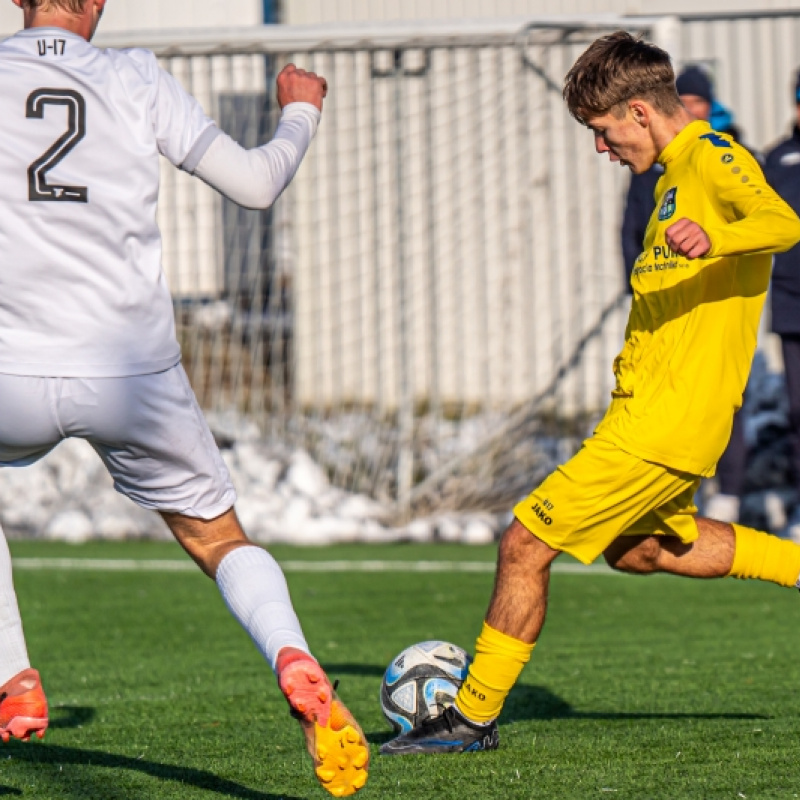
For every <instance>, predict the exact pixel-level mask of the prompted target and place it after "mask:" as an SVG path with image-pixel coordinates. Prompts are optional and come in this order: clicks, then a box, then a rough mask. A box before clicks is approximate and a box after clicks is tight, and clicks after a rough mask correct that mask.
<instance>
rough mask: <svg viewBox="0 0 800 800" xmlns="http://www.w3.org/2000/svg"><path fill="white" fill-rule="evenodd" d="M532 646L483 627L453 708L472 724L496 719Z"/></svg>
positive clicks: (528, 659) (526, 660)
mask: <svg viewBox="0 0 800 800" xmlns="http://www.w3.org/2000/svg"><path fill="white" fill-rule="evenodd" d="M533 648H534V645H532V644H527V643H525V642H522V641H520V640H519V639H515V638H514V637H513V636H506V634H505V633H500V631H497V630H495V629H494V628H492V627H491V626H489V625H487V624H486V623H485V622H484V623H483V630H482V631H481V635H480V636H479V637H478V641H477V642H476V643H475V660H474V661H473V662H472V664H470V667H469V674H468V675H467V677H466V680H465V681H464V683H463V684H462V685H461V688H460V689H459V690H458V695H457V696H456V707H457V708H458V710H459V711H460V712H461V713H462V714H463V715H464V716H465V717H466V718H467V719H470V720H472V721H473V722H489V721H490V720H493V719H496V718H497V717H499V716H500V711H501V709H502V708H503V703H504V702H505V700H506V697H508V693H509V692H510V691H511V687H512V686H513V685H514V684H515V683H516V682H517V678H518V677H519V674H520V672H522V668H523V667H524V666H525V665H526V664H527V663H528V661H530V658H531V651H532V650H533Z"/></svg>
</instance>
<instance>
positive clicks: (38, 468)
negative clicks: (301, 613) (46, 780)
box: [0, 357, 800, 545]
mask: <svg viewBox="0 0 800 800" xmlns="http://www.w3.org/2000/svg"><path fill="white" fill-rule="evenodd" d="M742 413H743V414H744V415H745V433H746V439H747V443H748V449H749V455H748V468H747V479H746V487H745V495H744V497H743V498H742V506H741V518H742V522H744V523H745V524H749V525H753V526H754V527H758V528H760V529H770V528H771V529H772V530H773V531H774V532H778V531H777V530H776V528H777V527H779V524H776V523H774V520H775V518H776V515H775V514H774V513H773V512H774V506H775V505H776V503H777V504H779V505H780V507H781V510H782V512H783V515H781V514H778V515H777V517H778V518H780V517H781V516H782V518H783V520H784V523H783V524H785V518H786V516H787V514H791V512H792V510H793V509H796V511H797V512H800V507H798V501H799V500H800V498H798V496H797V493H796V492H795V490H794V488H793V486H794V485H793V479H792V475H791V449H790V445H789V439H788V407H787V401H786V393H785V387H784V384H783V376H782V375H780V374H777V373H775V372H770V371H769V370H768V369H767V368H766V365H765V363H764V361H763V359H759V357H757V358H756V362H755V364H754V367H753V372H752V375H751V379H750V383H749V386H748V390H747V398H746V401H745V407H744V409H743V412H742ZM210 422H211V427H212V430H215V432H216V433H217V434H218V435H219V436H220V439H222V440H225V441H226V442H230V445H231V446H230V447H225V448H224V449H223V451H222V454H223V458H224V459H225V462H226V463H227V465H228V468H229V469H230V471H231V475H232V478H233V482H234V485H235V486H236V489H237V492H238V495H239V499H238V502H237V504H236V510H237V513H238V514H239V518H240V519H241V521H242V524H243V526H244V529H245V531H246V532H247V533H248V535H249V536H250V537H251V538H252V539H254V540H256V541H259V542H263V543H271V542H272V543H274V542H282V543H291V544H302V545H323V544H330V543H336V542H393V541H420V542H422V541H432V540H437V541H448V542H463V543H474V544H481V543H485V542H490V541H493V539H494V538H495V536H496V535H497V534H498V533H499V532H500V531H501V530H502V529H503V528H504V527H505V525H506V524H507V523H508V521H509V520H510V516H509V515H494V514H479V513H469V514H464V513H462V514H458V513H454V512H447V513H438V514H433V515H432V516H429V517H426V518H422V519H416V520H414V521H413V522H411V523H410V524H408V525H405V526H403V527H397V526H393V525H392V524H390V513H391V508H390V505H389V504H388V503H381V502H379V501H376V500H374V499H372V498H371V497H369V496H367V495H366V494H359V493H354V492H347V491H344V490H342V489H339V488H337V487H335V486H333V485H332V484H331V482H330V481H329V479H328V474H327V473H326V471H325V469H323V467H321V466H320V465H319V464H317V463H315V462H314V460H312V458H311V457H310V456H309V455H308V454H307V453H306V452H304V451H303V450H299V449H293V450H292V449H289V448H288V447H287V446H286V445H280V444H275V443H269V442H267V441H266V440H265V439H264V438H262V437H261V436H260V435H259V432H258V430H257V428H256V427H255V426H254V425H252V424H250V423H247V421H246V420H242V419H238V420H231V418H229V417H228V418H221V417H218V418H214V417H213V416H212V417H211V419H210ZM326 424H327V426H328V428H330V430H326V432H325V433H326V436H325V437H324V439H325V441H326V442H330V443H331V447H333V446H334V445H335V444H336V442H337V437H338V438H339V439H341V438H343V436H344V434H345V433H347V431H348V430H349V428H352V427H353V426H355V427H356V428H358V420H356V421H355V422H354V421H353V420H349V421H348V420H341V421H340V428H341V430H337V429H336V422H330V423H326ZM492 424H496V420H491V419H489V418H486V419H475V420H469V421H466V424H464V425H463V429H462V430H460V431H459V433H463V436H461V437H454V438H453V439H452V440H451V442H450V445H449V446H451V447H457V448H458V450H460V451H461V452H468V451H469V450H470V447H471V446H472V445H471V440H472V439H476V438H477V439H480V436H481V435H483V433H485V430H486V429H487V426H488V427H489V428H491V426H492ZM331 426H333V427H331ZM350 433H352V431H350ZM348 435H350V434H349V433H348ZM344 438H347V437H346V436H344ZM456 438H458V441H456ZM559 444H564V445H565V446H564V447H560V446H558V445H559ZM577 446H578V444H577V443H576V440H574V439H569V440H568V439H564V441H563V442H560V440H558V441H557V440H555V439H553V440H552V441H550V440H548V441H545V440H539V439H537V440H536V442H534V443H533V447H534V449H535V450H536V451H537V452H538V453H540V454H543V456H542V459H543V460H542V465H540V466H541V467H543V468H546V470H547V471H549V470H550V469H552V468H553V467H554V466H555V465H556V464H557V463H559V462H560V461H563V460H564V459H566V458H568V457H569V455H570V453H571V451H572V450H574V449H575V447H577ZM376 448H377V450H380V447H377V445H375V446H374V447H373V449H376ZM340 451H341V452H340ZM453 452H454V453H455V452H457V451H456V450H454V451H453ZM346 455H347V451H346V448H343V447H339V449H337V450H336V451H335V452H334V453H333V454H332V457H331V458H330V459H328V460H329V461H330V462H331V463H334V464H337V465H338V464H339V463H341V462H342V460H343V459H345V457H346ZM379 455H380V454H378V455H375V454H372V460H374V461H375V462H376V464H377V463H378V462H379V461H382V462H384V463H383V467H384V468H386V466H387V464H386V463H385V462H386V459H385V458H382V459H381V458H379ZM447 455H448V454H447V453H445V456H447ZM451 455H452V454H451ZM435 456H436V459H437V460H439V463H441V458H442V454H441V453H436V454H435ZM428 457H429V458H431V459H433V458H434V454H429V455H428ZM360 458H362V459H365V457H364V455H363V454H361V455H360ZM365 460H367V461H369V459H365ZM432 464H433V466H435V463H434V462H433V461H432ZM370 469H372V467H370ZM376 469H377V466H376ZM507 479H508V478H504V480H507ZM526 485H527V484H526ZM514 491H517V488H516V487H515V488H514ZM526 491H527V490H526ZM713 491H714V488H713V484H711V485H709V484H706V487H705V488H704V489H703V490H702V491H701V493H700V497H699V498H698V499H699V501H700V502H701V504H702V502H703V500H704V499H707V498H708V497H709V496H710V494H711V493H713ZM771 509H772V511H771ZM797 517H798V518H800V513H798V514H797ZM0 522H2V524H3V527H4V529H5V530H6V533H7V534H8V535H9V536H11V537H22V536H25V537H32V538H44V539H56V540H62V541H68V542H83V541H86V540H88V539H92V538H100V539H112V540H113V539H134V538H150V539H154V538H155V539H168V538H169V537H170V534H169V531H168V530H167V528H166V526H165V525H164V523H163V522H162V520H161V519H160V517H158V515H157V514H155V513H153V512H149V511H145V510H143V509H141V508H139V507H138V506H136V505H135V504H134V503H132V502H131V501H130V500H128V499H127V498H125V497H123V496H122V495H121V494H119V493H118V492H116V491H115V490H114V488H113V485H112V481H111V478H110V477H109V475H108V473H107V472H106V470H105V468H104V467H103V464H102V462H101V461H100V459H99V458H98V456H97V455H96V454H95V452H94V451H93V450H92V448H91V447H90V446H89V445H88V444H86V443H85V442H83V441H79V440H74V439H70V440H67V441H65V442H62V444H60V445H59V446H58V447H57V448H56V449H55V450H54V451H53V452H51V453H50V454H49V455H48V456H47V457H46V458H44V459H42V460H40V461H39V462H37V463H36V464H33V465H31V466H28V467H24V468H9V469H2V470H0Z"/></svg>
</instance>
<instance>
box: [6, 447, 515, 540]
mask: <svg viewBox="0 0 800 800" xmlns="http://www.w3.org/2000/svg"><path fill="white" fill-rule="evenodd" d="M222 455H223V458H224V459H225V462H226V463H227V465H228V469H229V470H230V472H231V476H232V478H233V482H234V485H235V486H236V489H237V492H238V495H239V499H238V501H237V503H236V511H237V513H238V515H239V519H240V520H241V522H242V525H243V527H244V529H245V531H246V532H247V533H248V535H249V536H250V538H252V539H254V540H256V541H259V542H264V543H270V542H273V543H274V542H282V543H289V544H300V545H323V544H331V543H336V542H376V543H377V542H394V541H431V540H433V539H438V540H439V541H454V542H464V543H471V544H483V543H486V542H491V541H493V539H494V536H495V533H496V531H497V529H498V528H499V527H500V525H501V523H500V522H499V521H498V519H497V517H496V516H494V515H489V514H468V515H456V514H447V515H441V516H435V517H430V518H427V519H417V520H414V521H413V522H411V523H410V524H409V525H407V526H404V527H392V526H391V525H389V523H388V516H389V508H388V507H386V506H384V505H382V504H380V503H378V502H376V501H375V500H373V499H371V498H370V497H368V496H366V495H364V494H356V493H351V492H346V491H343V490H342V489H338V488H336V487H334V486H332V485H331V484H330V482H329V480H328V477H327V475H326V474H325V472H324V470H323V469H322V468H321V467H320V466H319V465H317V464H316V463H314V461H313V460H312V459H311V457H310V456H309V455H308V454H307V453H305V452H304V451H302V450H294V451H286V450H284V449H281V448H276V447H275V446H270V445H269V444H267V443H266V442H265V441H264V440H262V439H259V438H257V437H256V436H255V435H253V434H252V433H251V434H250V435H246V436H244V437H243V439H242V440H241V441H237V442H235V443H234V444H233V446H232V447H230V448H226V449H224V450H223V451H222ZM0 521H2V524H3V527H4V529H5V530H6V533H7V534H8V535H9V536H11V537H22V536H24V537H30V538H44V539H54V540H60V541H67V542H73V543H79V542H84V541H87V540H89V539H92V538H98V539H111V540H114V539H135V538H149V539H168V538H169V537H170V533H169V531H168V530H167V528H166V526H165V525H164V523H163V521H162V520H161V519H160V517H159V516H158V515H157V514H155V513H153V512H150V511H145V510H144V509H141V508H139V507H138V506H136V505H135V504H134V503H133V502H131V501H130V500H128V499H127V498H126V497H123V496H122V495H121V494H119V493H118V492H117V491H116V490H115V489H114V487H113V482H112V480H111V478H110V476H109V475H108V473H107V472H106V470H105V467H104V466H103V464H102V462H101V461H100V459H99V457H98V456H97V455H96V454H95V452H94V450H92V448H91V447H90V446H89V445H88V444H87V443H86V442H84V441H81V440H77V439H68V440H66V441H64V442H62V443H61V444H60V445H59V446H58V447H57V448H55V450H53V451H52V452H51V453H50V454H49V455H48V456H47V457H45V458H43V459H42V460H40V461H38V462H37V463H35V464H33V465H31V466H28V467H23V468H8V469H3V470H0Z"/></svg>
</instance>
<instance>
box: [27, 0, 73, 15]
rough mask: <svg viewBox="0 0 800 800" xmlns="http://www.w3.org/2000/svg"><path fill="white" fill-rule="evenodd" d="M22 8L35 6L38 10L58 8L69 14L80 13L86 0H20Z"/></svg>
mask: <svg viewBox="0 0 800 800" xmlns="http://www.w3.org/2000/svg"><path fill="white" fill-rule="evenodd" d="M22 5H23V7H24V8H35V9H37V10H39V11H53V10H55V9H57V8H60V9H62V10H64V11H67V12H69V13H70V14H80V13H81V12H82V11H83V7H84V6H85V5H86V0H22Z"/></svg>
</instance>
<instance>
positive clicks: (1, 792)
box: [0, 786, 22, 797]
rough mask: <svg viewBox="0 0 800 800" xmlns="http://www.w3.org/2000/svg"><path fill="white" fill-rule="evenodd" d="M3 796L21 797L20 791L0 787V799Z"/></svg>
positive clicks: (8, 787)
mask: <svg viewBox="0 0 800 800" xmlns="http://www.w3.org/2000/svg"><path fill="white" fill-rule="evenodd" d="M5 795H8V796H9V797H11V796H15V797H20V796H21V795H22V789H12V788H11V787H10V786H0V797H3V796H5Z"/></svg>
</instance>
